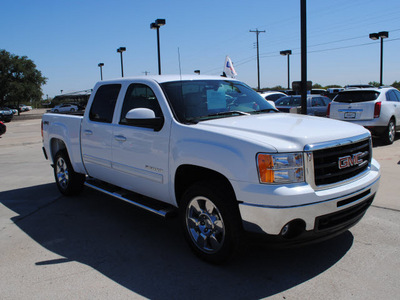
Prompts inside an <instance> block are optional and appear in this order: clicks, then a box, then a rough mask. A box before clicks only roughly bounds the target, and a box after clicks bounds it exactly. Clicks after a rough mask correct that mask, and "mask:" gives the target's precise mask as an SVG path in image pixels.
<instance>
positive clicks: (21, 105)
mask: <svg viewBox="0 0 400 300" xmlns="http://www.w3.org/2000/svg"><path fill="white" fill-rule="evenodd" d="M19 109H20V111H30V110H32V106H28V105H25V104H20V105H19Z"/></svg>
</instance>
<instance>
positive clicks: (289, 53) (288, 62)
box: [280, 50, 292, 90]
mask: <svg viewBox="0 0 400 300" xmlns="http://www.w3.org/2000/svg"><path fill="white" fill-rule="evenodd" d="M280 54H281V55H284V56H287V86H288V90H290V60H289V56H290V55H291V54H292V50H283V51H281V52H280Z"/></svg>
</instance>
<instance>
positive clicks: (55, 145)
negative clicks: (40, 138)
mask: <svg viewBox="0 0 400 300" xmlns="http://www.w3.org/2000/svg"><path fill="white" fill-rule="evenodd" d="M60 150H65V151H67V154H68V149H67V146H66V145H65V143H64V141H63V140H60V139H58V138H52V139H51V141H50V155H51V159H52V161H53V163H54V158H55V156H56V154H57V152H58V151H60ZM68 155H69V154H68Z"/></svg>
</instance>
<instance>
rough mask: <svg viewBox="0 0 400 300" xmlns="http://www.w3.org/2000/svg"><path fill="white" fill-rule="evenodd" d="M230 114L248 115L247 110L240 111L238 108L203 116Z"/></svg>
mask: <svg viewBox="0 0 400 300" xmlns="http://www.w3.org/2000/svg"><path fill="white" fill-rule="evenodd" d="M232 115H241V116H248V115H250V114H249V113H247V112H244V111H240V110H231V111H222V112H219V113H215V114H211V115H208V116H205V117H216V116H232Z"/></svg>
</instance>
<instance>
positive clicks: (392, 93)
mask: <svg viewBox="0 0 400 300" xmlns="http://www.w3.org/2000/svg"><path fill="white" fill-rule="evenodd" d="M395 92H397V91H394V90H391V91H388V92H387V93H386V99H387V101H393V102H398V101H400V100H399V99H398V98H397V95H396V93H395Z"/></svg>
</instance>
